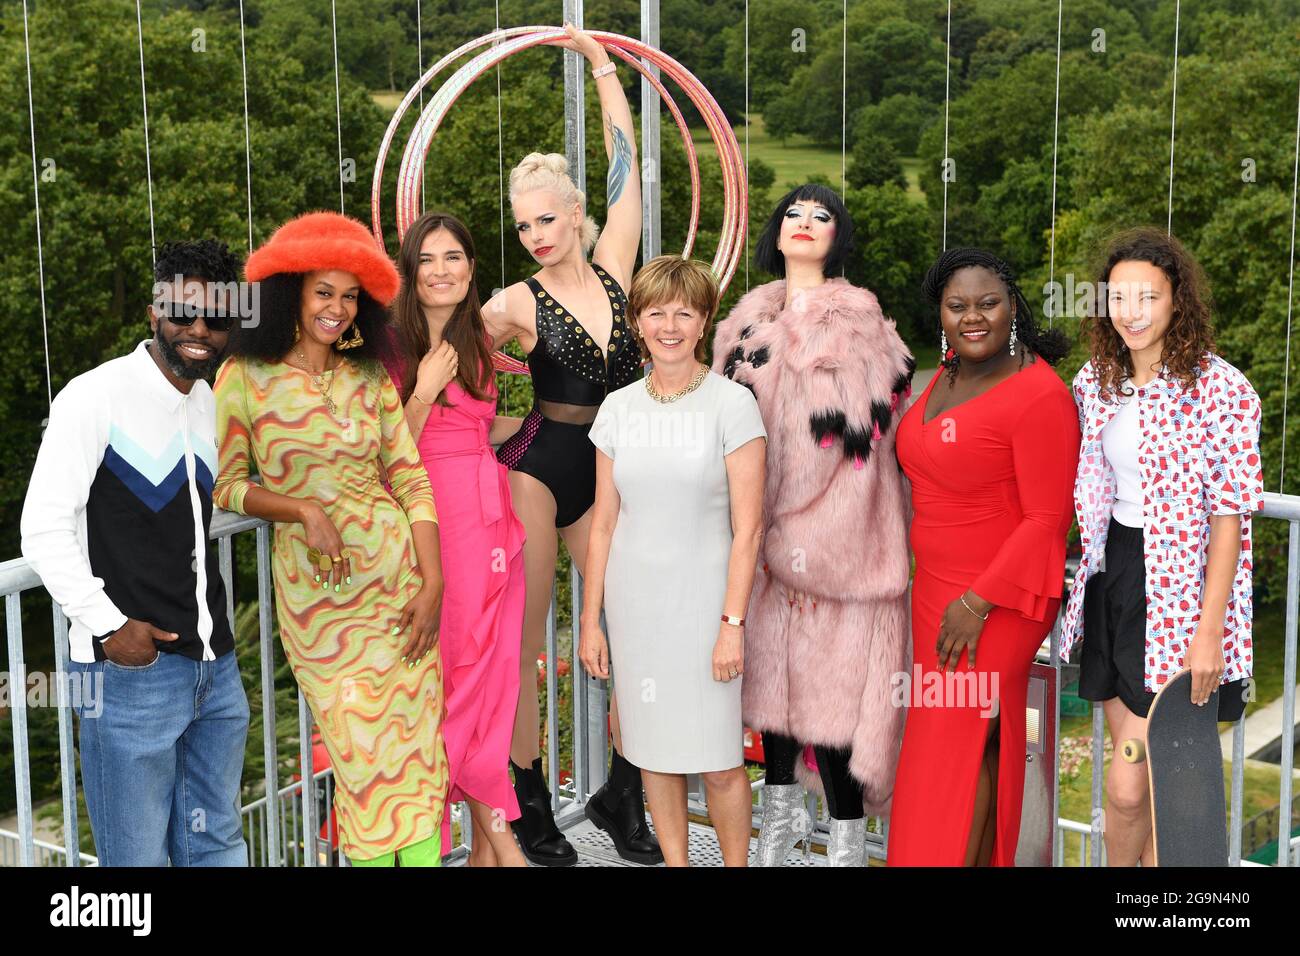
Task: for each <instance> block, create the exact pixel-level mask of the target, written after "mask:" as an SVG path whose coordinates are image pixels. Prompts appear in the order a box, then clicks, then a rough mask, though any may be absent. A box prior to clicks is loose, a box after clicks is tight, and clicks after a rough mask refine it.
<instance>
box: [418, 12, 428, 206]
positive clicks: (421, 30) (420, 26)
mask: <svg viewBox="0 0 1300 956" xmlns="http://www.w3.org/2000/svg"><path fill="white" fill-rule="evenodd" d="M415 69H416V76H424V26H423V24H422V18H421V11H420V0H415ZM420 112H421V113H423V112H424V87H420ZM426 206H427V203H426V202H425V195H424V183H423V182H421V183H420V210H421V211H423V210H424V209H425V207H426Z"/></svg>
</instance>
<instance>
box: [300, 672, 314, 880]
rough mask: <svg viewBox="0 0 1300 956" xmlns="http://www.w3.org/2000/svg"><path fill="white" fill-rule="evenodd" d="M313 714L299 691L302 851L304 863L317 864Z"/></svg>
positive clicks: (307, 864) (306, 864)
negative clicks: (312, 738)
mask: <svg viewBox="0 0 1300 956" xmlns="http://www.w3.org/2000/svg"><path fill="white" fill-rule="evenodd" d="M311 730H312V714H311V708H310V707H308V706H307V698H306V697H304V696H303V695H302V690H301V689H300V690H299V691H298V759H299V771H298V772H299V775H300V776H301V777H302V789H301V791H300V793H301V794H302V852H303V858H304V859H303V865H304V866H315V865H316V863H317V856H316V854H317V852H318V849H317V846H316V838H317V836H318V835H319V834H318V831H319V825H318V824H317V821H316V767H315V765H314V761H313V757H314V756H315V755H314V754H313V753H312V741H311Z"/></svg>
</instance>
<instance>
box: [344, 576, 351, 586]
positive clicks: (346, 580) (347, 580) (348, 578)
mask: <svg viewBox="0 0 1300 956" xmlns="http://www.w3.org/2000/svg"><path fill="white" fill-rule="evenodd" d="M344 583H345V584H351V583H352V575H350V574H349V575H348V576H347V578H346V579H344Z"/></svg>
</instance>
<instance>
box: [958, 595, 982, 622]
mask: <svg viewBox="0 0 1300 956" xmlns="http://www.w3.org/2000/svg"><path fill="white" fill-rule="evenodd" d="M960 600H961V606H962V607H964V608H965V609H966V610H968V611H970V612H971V613H972V614H974V615H975V616H976V617H977V618H979V619H980V620H981V621H987V620H988V619H989V616H988V615H987V614H981V613H980V612H979V611H977V610H975V609H974V608H973V607H971V606H970V605H969V604H967V603H966V595H964V594H963V595H962V596H961V598H960Z"/></svg>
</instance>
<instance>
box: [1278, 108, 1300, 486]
mask: <svg viewBox="0 0 1300 956" xmlns="http://www.w3.org/2000/svg"><path fill="white" fill-rule="evenodd" d="M1295 109H1296V113H1295V159H1294V160H1293V165H1292V167H1291V262H1290V267H1289V268H1288V269H1287V279H1286V359H1285V361H1284V362H1283V365H1282V455H1281V459H1282V461H1281V464H1280V465H1279V470H1278V476H1277V492H1278V494H1282V493H1283V490H1282V489H1283V484H1282V483H1283V482H1284V481H1285V480H1286V412H1287V395H1288V394H1289V392H1290V387H1291V303H1292V301H1293V295H1294V292H1295V219H1296V195H1297V193H1296V186H1297V185H1300V89H1297V92H1296V108H1295Z"/></svg>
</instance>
